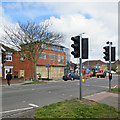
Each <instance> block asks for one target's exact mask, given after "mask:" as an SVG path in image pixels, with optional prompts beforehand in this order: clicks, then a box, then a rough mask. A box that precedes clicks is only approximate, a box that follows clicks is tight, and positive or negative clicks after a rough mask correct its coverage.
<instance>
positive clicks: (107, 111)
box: [35, 99, 119, 118]
mask: <svg viewBox="0 0 120 120" xmlns="http://www.w3.org/2000/svg"><path fill="white" fill-rule="evenodd" d="M111 113H112V114H111ZM118 113H119V112H118V110H117V109H116V108H114V107H111V106H108V105H105V104H100V103H96V102H94V101H90V100H87V99H83V100H82V101H80V100H79V99H74V100H66V101H63V102H58V103H56V104H51V105H49V106H44V107H42V108H39V109H37V112H36V113H35V117H36V118H118Z"/></svg>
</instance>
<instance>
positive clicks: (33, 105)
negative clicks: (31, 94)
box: [29, 104, 39, 107]
mask: <svg viewBox="0 0 120 120" xmlns="http://www.w3.org/2000/svg"><path fill="white" fill-rule="evenodd" d="M29 106H32V107H39V106H38V105H35V104H29Z"/></svg>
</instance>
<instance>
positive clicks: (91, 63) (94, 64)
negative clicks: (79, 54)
mask: <svg viewBox="0 0 120 120" xmlns="http://www.w3.org/2000/svg"><path fill="white" fill-rule="evenodd" d="M83 65H84V69H86V68H94V69H96V68H99V69H101V70H103V69H104V68H107V64H106V63H105V62H103V61H101V60H88V61H85V62H83ZM99 69H98V70H99Z"/></svg>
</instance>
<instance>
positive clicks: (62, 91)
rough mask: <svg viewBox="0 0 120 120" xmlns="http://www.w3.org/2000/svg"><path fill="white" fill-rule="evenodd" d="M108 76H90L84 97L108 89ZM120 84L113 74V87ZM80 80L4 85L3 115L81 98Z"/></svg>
mask: <svg viewBox="0 0 120 120" xmlns="http://www.w3.org/2000/svg"><path fill="white" fill-rule="evenodd" d="M108 83H109V82H108V78H105V79H104V78H90V79H86V80H85V83H82V97H85V96H88V95H92V94H95V93H98V92H102V91H105V90H108V88H109V84H108ZM116 85H118V76H116V75H115V76H113V80H112V87H115V86H116ZM79 91H80V90H79V80H75V81H71V80H70V81H59V82H48V83H43V84H32V85H11V86H4V87H2V114H3V117H4V116H7V115H11V114H14V113H16V112H20V111H23V110H27V109H32V108H33V107H42V106H45V105H49V104H51V103H56V102H60V101H63V100H66V99H73V98H79V96H80V95H79V93H80V92H79Z"/></svg>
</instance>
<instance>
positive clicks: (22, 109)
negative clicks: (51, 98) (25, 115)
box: [0, 104, 39, 114]
mask: <svg viewBox="0 0 120 120" xmlns="http://www.w3.org/2000/svg"><path fill="white" fill-rule="evenodd" d="M29 106H32V107H28V108H21V109H15V110H8V111H3V112H0V114H4V113H10V112H17V111H24V110H30V109H33V108H35V107H36V108H37V107H39V106H38V105H35V104H29Z"/></svg>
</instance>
